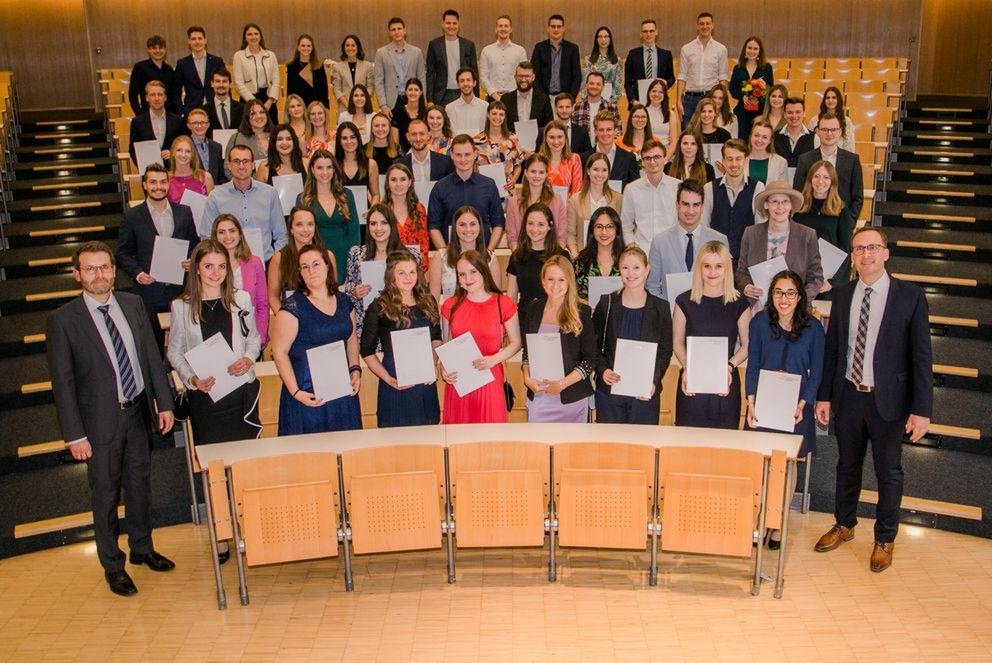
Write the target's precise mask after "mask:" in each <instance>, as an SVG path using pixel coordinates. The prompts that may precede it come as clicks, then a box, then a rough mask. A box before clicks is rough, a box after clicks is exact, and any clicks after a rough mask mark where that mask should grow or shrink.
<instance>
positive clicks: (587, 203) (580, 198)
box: [565, 152, 623, 289]
mask: <svg viewBox="0 0 992 663" xmlns="http://www.w3.org/2000/svg"><path fill="white" fill-rule="evenodd" d="M609 178H610V160H609V158H607V156H606V155H605V154H603V153H602V152H593V153H592V154H591V155H589V158H588V159H586V167H585V174H584V175H583V176H582V188H581V189H579V192H578V193H577V194H575V195H574V196H572V197H571V198H569V199H568V206H567V209H566V210H565V220H566V224H567V229H566V231H565V243H566V246H568V252H569V254H570V255H573V256H577V255H579V251H581V250H582V247H583V246H585V245H586V242H587V236H588V234H589V233H588V232H587V231H586V230H585V227H584V224H585V222H586V221H589V220H590V219H591V218H592V214H593V212H594V211H595V210H598V209H599V208H600V207H611V208H613V210H614V211H616V213H617V218H619V215H620V211H621V210H622V209H623V196H622V195H621V194H620V192H619V191H614V190H613V189H611V188H610V184H609ZM617 223H618V224H619V221H618V222H617ZM589 225H590V226H591V224H589ZM619 227H620V226H619V225H617V228H619ZM622 238H623V235H622V234H621V239H622ZM579 288H580V289H581V288H582V282H581V279H580V282H579Z"/></svg>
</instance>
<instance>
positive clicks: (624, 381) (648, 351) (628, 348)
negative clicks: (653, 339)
mask: <svg viewBox="0 0 992 663" xmlns="http://www.w3.org/2000/svg"><path fill="white" fill-rule="evenodd" d="M657 357H658V344H657V343H650V342H647V341H631V340H628V339H625V338H619V339H617V351H616V355H615V357H614V360H613V372H614V373H619V374H620V382H618V383H616V384H615V385H613V386H612V387H611V388H610V393H612V394H615V395H617V396H634V397H636V398H650V396H651V392H652V390H653V389H654V364H655V360H656V359H657Z"/></svg>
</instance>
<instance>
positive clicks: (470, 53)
mask: <svg viewBox="0 0 992 663" xmlns="http://www.w3.org/2000/svg"><path fill="white" fill-rule="evenodd" d="M444 41H445V40H444V36H443V35H442V36H440V37H435V38H434V39H431V43H429V44H428V45H427V53H426V54H425V58H426V61H425V66H426V67H427V80H426V81H423V82H424V84H425V85H426V86H427V89H426V90H424V92H425V93H426V94H427V101H429V102H433V103H436V104H439V103H441V99H442V98H443V97H444V91H445V90H446V89H447V87H448V51H447V50H446V49H445V45H444ZM478 63H479V56H478V55H477V54H476V52H475V42H473V41H471V40H469V39H465V37H459V38H458V68H459V69H463V68H465V67H468V68H469V69H471V70H472V71H474V72H475V77H476V79H478V78H479V64H478ZM475 96H477V97H478V96H479V82H478V80H476V83H475Z"/></svg>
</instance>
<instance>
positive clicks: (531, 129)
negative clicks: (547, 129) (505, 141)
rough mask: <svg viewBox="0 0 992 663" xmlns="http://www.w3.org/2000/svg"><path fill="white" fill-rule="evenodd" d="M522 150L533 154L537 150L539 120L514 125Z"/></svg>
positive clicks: (521, 121)
mask: <svg viewBox="0 0 992 663" xmlns="http://www.w3.org/2000/svg"><path fill="white" fill-rule="evenodd" d="M513 127H514V129H513V130H514V131H515V132H516V134H517V142H518V143H519V144H520V149H522V150H527V151H528V152H533V151H534V150H536V149H537V120H520V121H519V122H514V123H513Z"/></svg>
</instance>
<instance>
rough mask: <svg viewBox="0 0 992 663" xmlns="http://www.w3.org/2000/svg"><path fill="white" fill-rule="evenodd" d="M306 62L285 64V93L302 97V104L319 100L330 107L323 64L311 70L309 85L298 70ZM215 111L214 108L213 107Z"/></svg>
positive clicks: (306, 64)
mask: <svg viewBox="0 0 992 663" xmlns="http://www.w3.org/2000/svg"><path fill="white" fill-rule="evenodd" d="M309 66H310V65H309V63H306V62H290V63H289V64H287V65H286V94H287V95H290V94H298V95H299V96H300V97H301V98H302V99H303V106H304V107H307V106H309V105H310V104H311V102H314V101H319V102H320V103H322V104H324V108H330V105H331V104H330V95H329V92H328V89H327V70H326V69H324V67H323V66H321V67H318V68H317V69H314V70H313V85H310V84H309V83H307V82H306V81H305V80H303V77H302V76H300V71H302V70H303V67H309ZM214 110H215V111H216V109H214Z"/></svg>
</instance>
